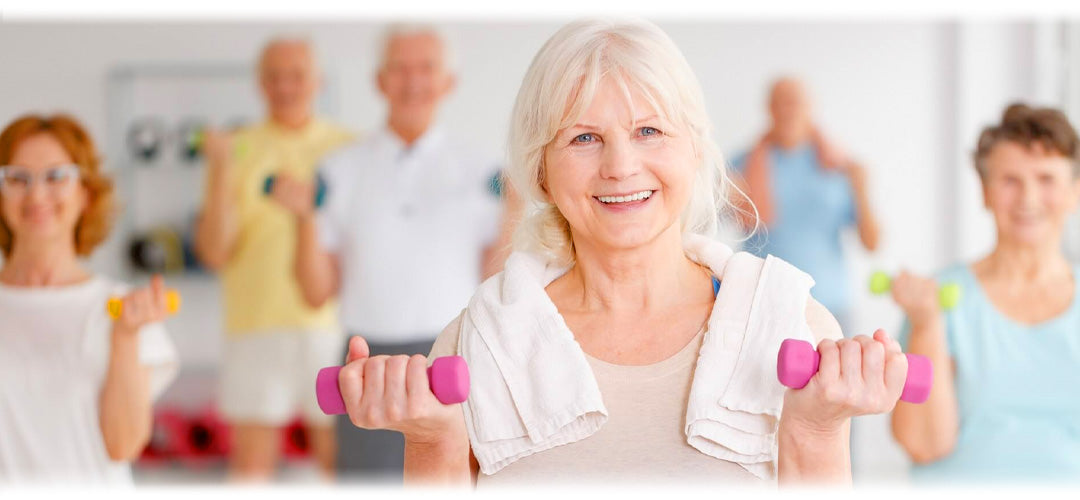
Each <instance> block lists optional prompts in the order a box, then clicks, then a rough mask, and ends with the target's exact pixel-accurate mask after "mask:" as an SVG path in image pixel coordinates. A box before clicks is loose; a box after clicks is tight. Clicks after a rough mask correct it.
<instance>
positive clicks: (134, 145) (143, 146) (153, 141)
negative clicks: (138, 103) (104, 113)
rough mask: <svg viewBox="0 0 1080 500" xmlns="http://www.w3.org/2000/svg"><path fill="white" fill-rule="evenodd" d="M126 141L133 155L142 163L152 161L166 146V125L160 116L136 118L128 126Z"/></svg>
mask: <svg viewBox="0 0 1080 500" xmlns="http://www.w3.org/2000/svg"><path fill="white" fill-rule="evenodd" d="M126 142H127V148H128V152H129V153H130V154H131V156H132V157H134V158H135V159H137V160H139V161H140V162H142V163H150V162H152V161H154V159H156V158H157V156H158V154H159V153H160V152H161V150H162V149H163V147H164V144H165V125H164V123H163V122H162V121H161V119H159V118H153V117H146V118H140V119H138V120H135V121H134V122H132V124H131V126H130V127H129V128H128V133H127V139H126Z"/></svg>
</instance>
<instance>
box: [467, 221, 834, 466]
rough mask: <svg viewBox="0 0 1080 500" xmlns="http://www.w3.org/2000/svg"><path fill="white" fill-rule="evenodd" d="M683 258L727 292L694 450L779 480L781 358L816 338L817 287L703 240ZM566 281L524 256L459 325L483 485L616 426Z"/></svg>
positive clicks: (705, 370) (700, 380)
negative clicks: (557, 286)
mask: <svg viewBox="0 0 1080 500" xmlns="http://www.w3.org/2000/svg"><path fill="white" fill-rule="evenodd" d="M684 249H685V250H686V253H687V256H688V257H690V258H691V259H693V260H694V261H695V262H698V263H699V264H701V265H704V266H706V267H708V268H709V269H710V270H711V271H712V273H713V275H714V276H716V277H717V278H718V279H720V280H721V282H722V283H723V284H722V286H721V287H720V291H719V294H718V295H717V298H716V302H715V305H714V307H713V311H712V313H711V315H710V318H709V321H708V331H707V332H706V334H705V339H704V341H703V345H702V348H701V351H700V353H699V356H698V362H697V366H696V368H695V373H694V380H693V383H692V385H691V390H690V401H689V403H688V405H687V411H686V436H687V442H688V443H689V444H690V445H691V446H693V447H694V448H696V449H697V450H699V451H701V452H702V453H705V454H707V455H710V456H713V457H716V458H719V459H723V460H728V461H732V462H736V463H738V464H740V465H741V466H743V467H744V468H746V469H747V470H748V471H750V472H751V473H753V474H755V475H757V476H758V477H761V478H766V479H769V478H773V477H775V463H776V428H777V424H778V421H779V415H780V411H781V405H782V402H783V391H784V388H783V386H781V385H780V383H779V382H777V380H776V353H777V352H778V350H779V347H780V342H781V341H782V340H783V339H785V338H789V337H794V338H801V339H804V340H811V339H812V336H811V334H810V332H809V328H808V327H807V326H806V319H805V306H806V298H807V297H808V295H809V288H810V286H812V285H813V280H812V279H811V278H810V277H809V276H808V275H806V274H805V273H803V272H801V271H799V270H798V269H795V268H794V267H792V266H791V265H790V264H787V263H786V262H784V261H782V260H780V259H777V258H775V257H771V256H769V257H767V258H766V259H765V260H762V259H759V258H757V257H754V256H752V255H750V254H746V253H742V252H740V253H733V252H732V250H731V249H730V248H729V247H727V246H726V245H724V244H722V243H720V242H717V241H714V240H711V239H709V238H706V237H704V236H699V235H688V236H687V237H686V238H685V240H684ZM566 270H567V269H566V268H565V267H559V266H554V265H551V264H550V263H549V262H546V261H545V260H544V259H542V258H541V257H540V256H538V255H535V254H530V253H524V252H515V253H513V254H511V255H510V257H509V258H507V260H506V264H505V266H504V270H503V272H502V273H500V274H498V275H496V276H494V277H492V278H491V279H489V280H487V281H486V282H484V284H482V285H481V286H480V288H479V289H478V290H477V292H476V294H475V295H474V296H473V298H472V299H471V300H470V302H469V306H468V308H467V309H466V311H465V314H464V316H463V318H462V321H461V331H460V332H459V342H458V354H460V355H461V356H463V357H465V359H466V360H467V361H468V363H469V370H470V374H471V377H470V378H471V380H472V387H471V389H470V393H469V398H468V400H467V401H466V402H465V403H464V404H463V405H462V406H463V410H464V413H465V419H466V423H467V425H466V427H467V429H468V433H469V441H470V444H471V446H472V450H473V454H474V455H475V456H476V459H477V462H479V464H480V470H481V471H482V472H483V473H485V474H494V473H495V472H497V471H499V470H500V469H501V468H503V467H505V466H506V465H509V464H510V463H513V462H514V461H516V460H518V459H520V458H522V457H525V456H528V455H531V454H533V453H538V452H541V451H544V450H547V449H550V448H552V447H555V446H559V445H562V444H567V443H572V442H574V441H578V440H581V439H584V438H586V437H588V436H590V435H592V434H593V433H595V432H596V431H597V430H599V429H600V427H601V426H603V424H604V422H606V421H607V417H608V412H607V409H606V408H605V407H604V403H603V398H602V396H601V394H600V389H599V386H598V384H597V382H596V378H595V376H594V375H593V372H592V369H591V367H590V366H589V363H588V360H587V359H586V357H585V353H584V351H582V349H581V346H580V345H579V344H578V343H577V341H576V340H575V339H574V335H573V333H572V332H571V331H570V329H569V328H568V327H567V325H566V323H565V321H564V320H563V318H562V316H561V315H560V314H559V312H558V310H557V309H556V308H555V305H554V304H553V303H552V302H551V299H550V298H549V297H548V295H547V292H546V291H545V290H544V288H545V287H546V286H547V285H548V284H549V283H551V282H552V281H554V280H555V279H556V278H558V277H559V276H561V275H562V274H564V273H565V272H566Z"/></svg>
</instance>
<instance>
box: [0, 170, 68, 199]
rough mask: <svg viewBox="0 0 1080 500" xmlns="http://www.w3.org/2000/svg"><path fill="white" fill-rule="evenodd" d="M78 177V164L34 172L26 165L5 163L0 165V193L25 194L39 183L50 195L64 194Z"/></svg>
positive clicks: (9, 194) (5, 194) (14, 195)
mask: <svg viewBox="0 0 1080 500" xmlns="http://www.w3.org/2000/svg"><path fill="white" fill-rule="evenodd" d="M78 179H79V166H78V165H73V164H68V165H60V166H56V167H50V168H47V169H45V170H43V171H40V172H38V173H37V174H35V173H34V172H33V171H32V170H30V169H29V168H26V167H20V166H16V165H6V166H3V167H0V194H3V195H4V196H11V197H13V198H14V197H18V196H25V195H26V194H27V193H29V192H30V189H31V188H32V187H33V185H34V184H38V183H41V184H42V185H44V186H45V191H46V192H47V193H48V194H49V195H50V196H54V197H55V196H60V195H63V194H66V193H67V192H68V190H70V189H71V188H72V186H74V185H75V184H76V183H77V182H78Z"/></svg>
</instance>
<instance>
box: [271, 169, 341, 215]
mask: <svg viewBox="0 0 1080 500" xmlns="http://www.w3.org/2000/svg"><path fill="white" fill-rule="evenodd" d="M276 179H277V176H276V175H268V176H266V180H265V181H263V194H265V195H267V196H269V195H270V193H272V192H274V182H275V180H276ZM324 201H326V181H325V180H323V178H322V176H321V175H318V174H316V175H315V208H321V207H322V205H323V202H324Z"/></svg>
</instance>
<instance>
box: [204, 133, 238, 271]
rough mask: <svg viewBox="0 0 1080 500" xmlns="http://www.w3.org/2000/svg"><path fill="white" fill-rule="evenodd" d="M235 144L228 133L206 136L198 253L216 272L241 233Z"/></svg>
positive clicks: (225, 260)
mask: <svg viewBox="0 0 1080 500" xmlns="http://www.w3.org/2000/svg"><path fill="white" fill-rule="evenodd" d="M231 144H232V139H231V137H230V136H229V135H228V134H223V133H220V132H216V131H208V132H207V133H206V141H205V144H204V151H205V156H206V159H207V169H206V198H205V200H204V201H203V207H202V211H201V213H200V214H199V217H198V221H197V222H196V228H195V253H196V255H198V257H199V261H201V262H202V264H203V265H204V266H206V267H207V268H208V269H212V270H219V269H221V268H222V267H223V266H224V265H225V263H226V262H228V260H229V257H230V255H231V253H232V248H233V245H234V243H235V242H236V235H237V232H238V223H237V217H236V209H235V200H233V193H234V192H235V189H234V187H233V179H232V178H231V172H232V166H231V163H232V157H231V152H232V146H231Z"/></svg>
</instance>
